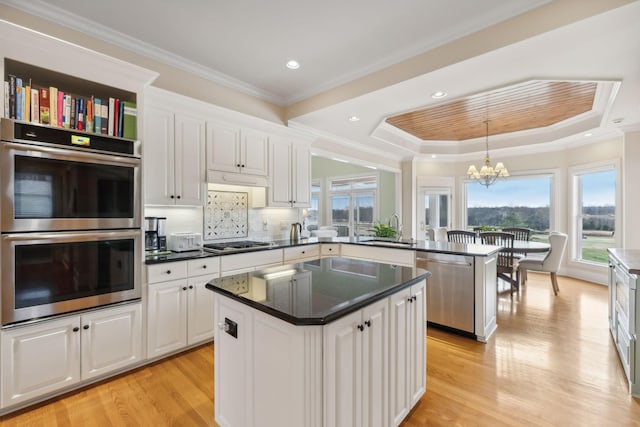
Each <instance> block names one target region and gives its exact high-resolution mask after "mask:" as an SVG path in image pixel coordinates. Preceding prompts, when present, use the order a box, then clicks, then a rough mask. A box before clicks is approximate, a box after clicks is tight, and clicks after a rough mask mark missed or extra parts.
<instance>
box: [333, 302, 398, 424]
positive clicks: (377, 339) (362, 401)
mask: <svg viewBox="0 0 640 427" xmlns="http://www.w3.org/2000/svg"><path fill="white" fill-rule="evenodd" d="M388 323H389V299H388V298H385V299H383V300H381V301H378V302H376V303H373V304H371V305H370V306H367V307H366V308H364V309H362V310H360V311H357V312H355V313H352V314H350V315H348V316H346V317H343V318H341V319H339V320H337V321H335V322H332V323H330V324H328V325H327V326H325V331H324V332H325V335H324V336H325V338H324V340H325V365H324V368H325V391H324V399H325V416H326V420H325V425H330V426H338V427H339V426H344V427H351V426H385V425H388V424H387V422H388V421H387V420H388V407H389V402H388V382H389V380H388V372H389V325H388Z"/></svg>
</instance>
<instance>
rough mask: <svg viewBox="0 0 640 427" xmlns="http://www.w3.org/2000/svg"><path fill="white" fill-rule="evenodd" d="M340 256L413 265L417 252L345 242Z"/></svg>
mask: <svg viewBox="0 0 640 427" xmlns="http://www.w3.org/2000/svg"><path fill="white" fill-rule="evenodd" d="M340 256H343V257H347V258H359V259H367V260H372V261H377V262H384V263H389V264H397V265H405V266H408V267H413V266H414V265H415V257H416V254H415V251H413V250H406V249H392V248H380V247H373V246H365V245H349V244H344V245H341V247H340Z"/></svg>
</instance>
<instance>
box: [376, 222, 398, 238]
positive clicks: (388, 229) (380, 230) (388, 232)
mask: <svg viewBox="0 0 640 427" xmlns="http://www.w3.org/2000/svg"><path fill="white" fill-rule="evenodd" d="M373 234H374V236H376V237H382V238H387V239H395V237H396V234H397V231H396V228H395V227H392V226H391V225H387V224H383V223H381V222H376V223H375V224H373Z"/></svg>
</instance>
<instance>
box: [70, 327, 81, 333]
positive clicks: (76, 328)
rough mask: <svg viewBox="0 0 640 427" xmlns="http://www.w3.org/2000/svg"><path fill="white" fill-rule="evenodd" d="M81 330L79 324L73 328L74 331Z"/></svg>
mask: <svg viewBox="0 0 640 427" xmlns="http://www.w3.org/2000/svg"><path fill="white" fill-rule="evenodd" d="M79 330H80V328H78V327H77V326H76V327H75V328H73V329H72V331H73V332H78V331H79Z"/></svg>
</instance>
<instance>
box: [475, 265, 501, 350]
mask: <svg viewBox="0 0 640 427" xmlns="http://www.w3.org/2000/svg"><path fill="white" fill-rule="evenodd" d="M496 269H497V257H496V255H491V256H487V257H475V283H474V290H475V292H474V293H475V335H476V337H477V339H478V341H480V342H487V340H488V339H489V337H490V336H491V335H492V334H493V333H494V332H495V330H496V328H497V327H498V324H497V300H496V292H497V287H498V283H497V282H498V278H497V273H496Z"/></svg>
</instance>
